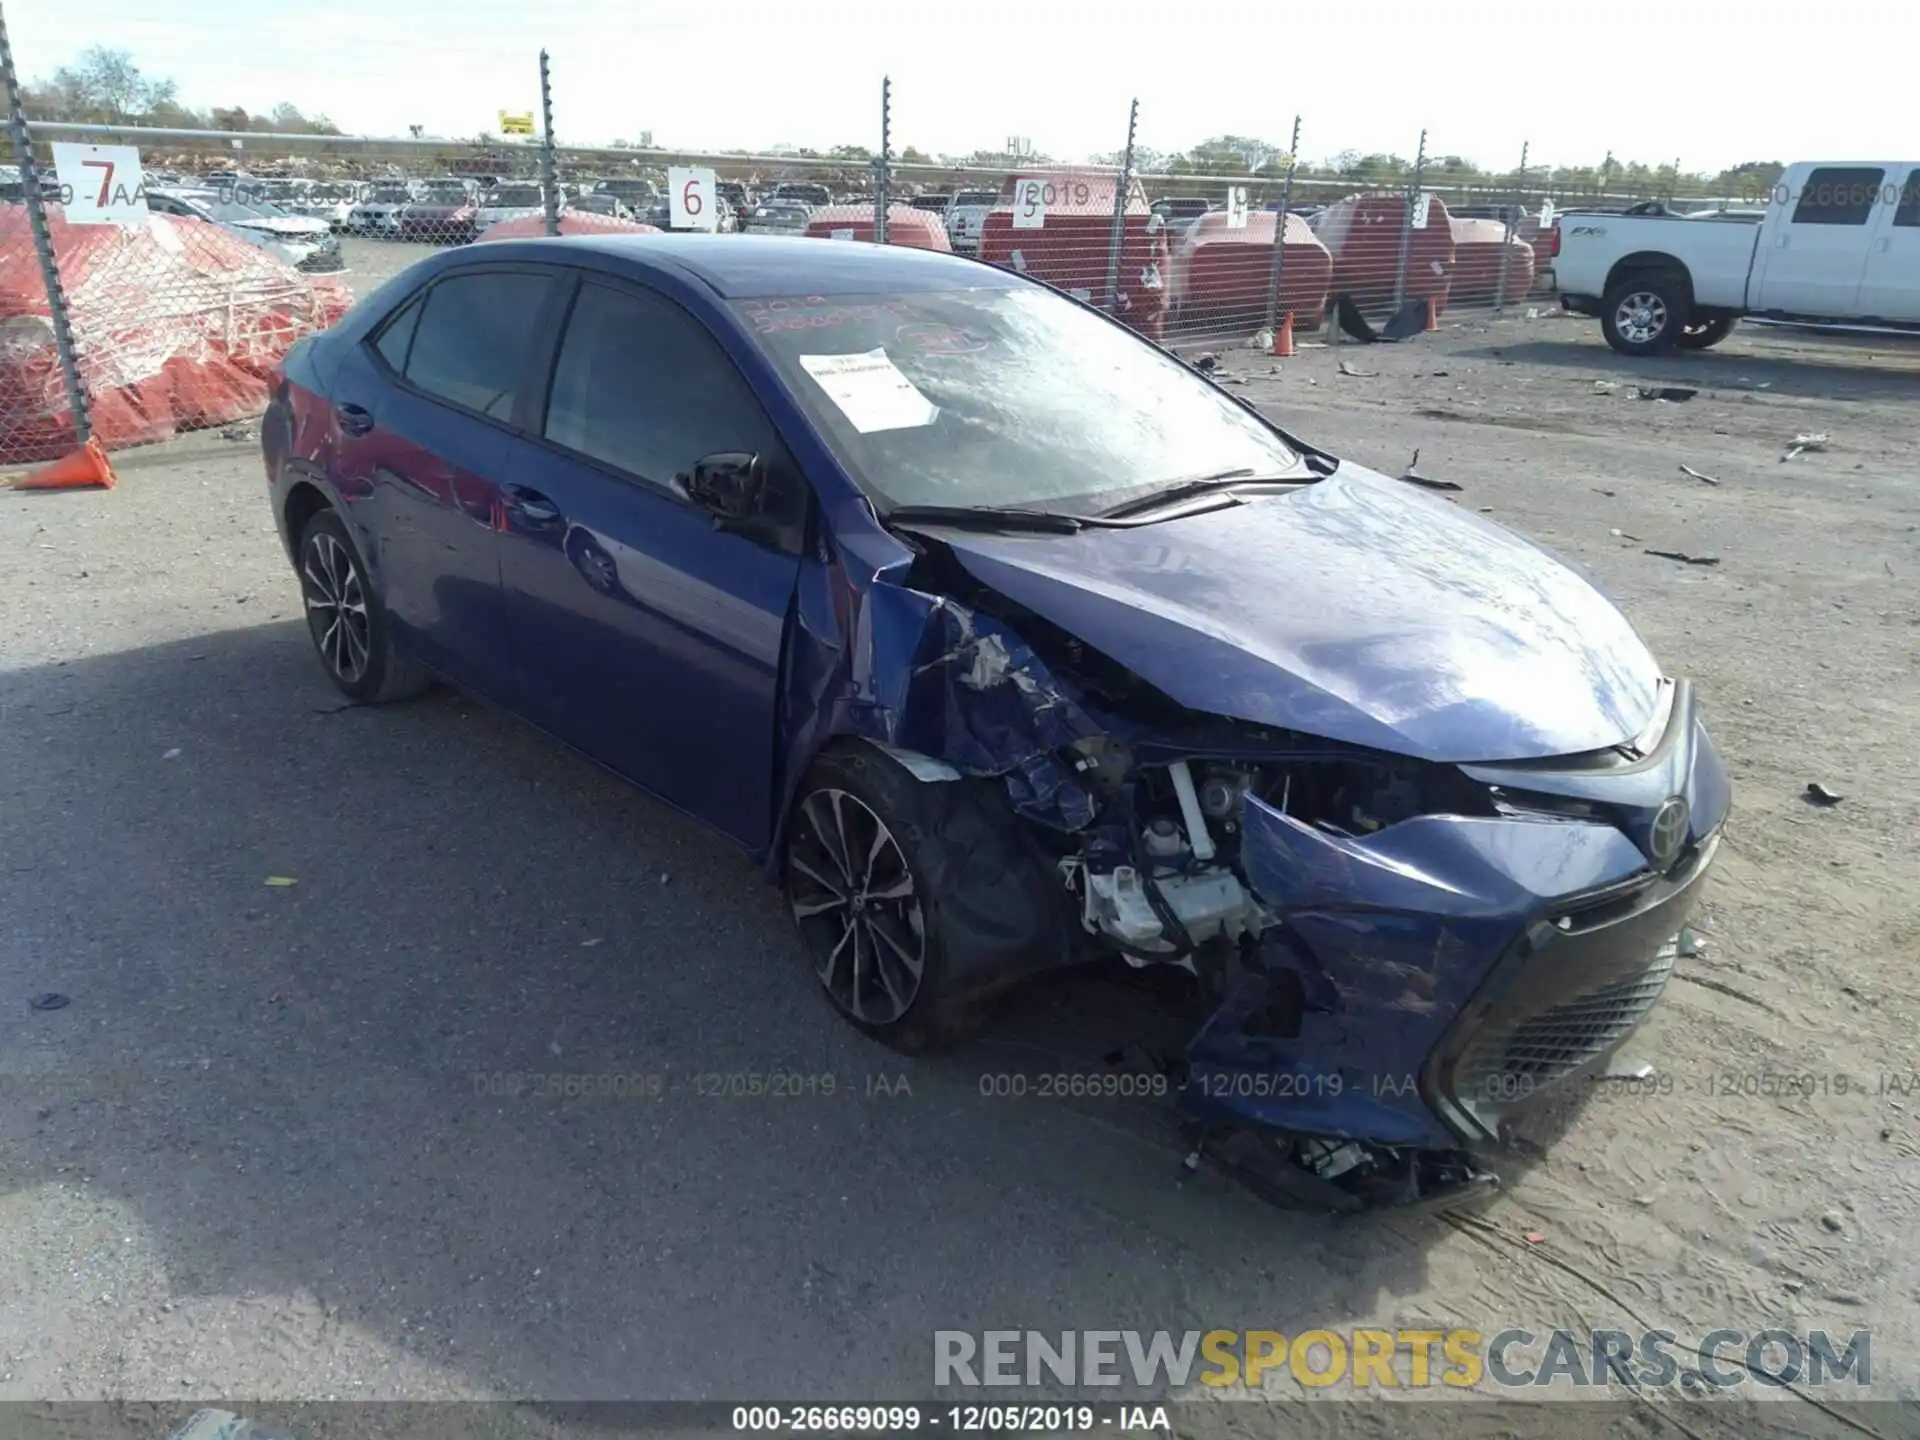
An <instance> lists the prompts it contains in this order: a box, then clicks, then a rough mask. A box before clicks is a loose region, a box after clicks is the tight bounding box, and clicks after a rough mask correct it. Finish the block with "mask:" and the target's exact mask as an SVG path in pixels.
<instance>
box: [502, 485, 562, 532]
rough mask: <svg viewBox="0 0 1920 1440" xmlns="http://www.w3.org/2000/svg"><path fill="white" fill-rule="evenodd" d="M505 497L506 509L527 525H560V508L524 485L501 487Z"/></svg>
mask: <svg viewBox="0 0 1920 1440" xmlns="http://www.w3.org/2000/svg"><path fill="white" fill-rule="evenodd" d="M501 488H502V489H503V490H504V491H505V493H506V497H507V509H509V510H511V511H512V512H513V513H514V514H515V515H517V516H519V517H520V518H521V519H522V520H524V521H525V522H526V523H527V524H529V525H557V524H559V523H560V519H561V516H560V507H559V506H558V505H556V504H554V503H553V501H551V500H549V499H548V498H547V497H546V496H544V495H542V494H541V493H540V492H539V491H538V490H531V489H529V488H528V487H527V486H525V485H506V486H502V487H501Z"/></svg>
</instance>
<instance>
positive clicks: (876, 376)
mask: <svg viewBox="0 0 1920 1440" xmlns="http://www.w3.org/2000/svg"><path fill="white" fill-rule="evenodd" d="M800 364H801V365H802V366H803V367H805V369H806V372H807V374H809V375H811V376H812V377H813V378H814V380H815V382H816V383H817V384H818V385H819V386H820V388H821V389H822V390H824V391H826V392H827V398H828V399H830V400H832V401H833V403H834V404H836V405H838V406H839V407H840V413H841V414H843V415H845V416H846V417H847V419H848V420H849V421H850V422H851V423H852V425H853V428H854V429H856V430H858V431H859V432H860V433H861V434H862V435H871V434H872V433H873V432H874V431H876V430H910V429H913V428H914V427H916V426H920V425H931V424H932V423H933V422H934V420H935V419H936V418H937V417H938V416H939V414H940V408H939V407H938V406H937V405H935V404H934V403H933V402H932V401H931V400H929V399H927V397H926V396H924V395H922V394H921V393H920V392H919V391H918V390H917V389H915V388H914V384H913V382H912V381H911V380H909V379H908V378H907V377H906V376H905V375H904V374H902V373H901V371H900V367H899V366H897V365H895V364H894V363H893V361H891V360H889V359H888V358H887V352H886V351H885V350H869V351H867V352H866V353H865V354H864V355H802V356H801V357H800Z"/></svg>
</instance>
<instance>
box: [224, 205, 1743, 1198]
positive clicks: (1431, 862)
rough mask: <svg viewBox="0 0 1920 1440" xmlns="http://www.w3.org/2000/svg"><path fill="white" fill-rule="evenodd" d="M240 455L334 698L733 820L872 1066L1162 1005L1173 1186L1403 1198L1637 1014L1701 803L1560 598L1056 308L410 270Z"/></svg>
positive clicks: (793, 261) (963, 289) (1559, 1088)
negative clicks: (1052, 1019)
mask: <svg viewBox="0 0 1920 1440" xmlns="http://www.w3.org/2000/svg"><path fill="white" fill-rule="evenodd" d="M262 441H263V448H264V458H265V464H266V472H267V479H268V482H269V487H270V492H271V499H272V505H273V512H274V516H275V519H276V521H277V522H278V525H279V528H280V532H281V535H282V537H283V539H284V541H285V544H286V547H287V553H288V556H289V557H290V559H291V560H292V562H293V567H294V570H295V573H296V575H297V576H298V579H299V583H300V585H301V587H302V590H303V593H304V596H305V601H306V613H307V616H308V619H309V622H310V629H311V632H312V637H313V642H314V645H315V648H316V650H317V652H318V655H319V658H320V661H321V663H322V665H323V666H324V667H325V669H326V672H327V674H328V676H329V678H330V679H331V680H332V682H333V683H334V684H335V685H337V686H338V687H339V688H340V690H341V691H343V692H344V693H345V694H346V695H347V696H348V697H350V698H351V699H353V700H356V701H361V702H368V703H375V702H382V701H391V700H398V699H401V698H403V697H406V696H409V695H413V694H416V693H418V692H419V691H420V690H422V689H423V688H425V687H426V686H427V685H428V684H430V683H431V682H432V681H433V680H435V679H443V680H445V681H448V682H451V683H452V684H454V685H457V686H460V687H462V688H464V689H466V690H469V691H471V692H473V693H475V694H477V695H480V696H482V697H485V698H487V699H489V700H492V701H494V702H496V703H498V704H499V705H501V706H503V707H504V708H506V709H507V710H509V711H511V712H513V713H514V714H516V715H518V716H520V717H522V718H524V719H525V720H527V721H529V722H531V723H532V724H533V725H535V726H538V727H539V728H541V729H543V730H545V731H546V732H547V733H548V734H550V735H552V736H553V737H555V738H556V739H558V740H559V741H561V742H563V743H565V744H567V745H569V746H572V747H573V748H575V749H576V750H578V751H580V752H582V753H583V754H585V755H587V756H589V757H591V758H592V759H594V760H596V761H598V762H600V763H601V764H603V765H605V766H607V767H608V768H609V769H611V770H613V771H615V772H616V773H618V774H619V775H621V776H623V777H625V778H626V779H627V780H629V781H631V782H633V783H634V784H636V785H639V786H642V787H644V788H645V789H647V790H649V791H651V792H652V793H653V794H655V795H656V796H658V797H659V798H660V799H662V800H663V801H665V802H666V803H668V804H671V805H674V806H677V807H678V808H680V809H682V810H685V811H687V812H688V813H690V814H692V815H694V816H697V817H698V818H699V819H701V820H703V821H705V822H707V823H708V824H710V825H712V826H714V827H715V828H717V829H718V830H720V831H722V832H724V833H725V834H727V835H728V836H731V837H732V838H733V839H734V840H735V841H737V842H738V843H739V844H740V845H741V846H742V847H744V848H745V849H746V850H747V851H749V852H751V853H752V854H753V855H754V856H755V857H757V858H758V859H760V860H761V861H762V862H763V864H764V866H765V869H766V873H767V875H768V877H769V879H770V880H773V881H775V882H776V883H778V884H779V885H781V886H782V887H783V889H784V893H785V895H786V897H787V900H788V902H789V904H790V906H791V909H792V913H793V916H794V919H795V922H796V924H797V928H798V932H799V940H800V945H801V947H802V949H803V951H804V953H805V955H806V957H807V960H808V963H809V964H810V966H811V968H812V970H813V972H814V973H815V974H816V975H817V977H818V980H819V984H820V989H821V991H822V993H823V994H824V995H825V996H826V997H827V998H828V999H829V1000H830V1001H831V1003H832V1005H833V1006H834V1007H835V1008H837V1009H838V1011H839V1012H840V1013H841V1014H842V1015H843V1016H844V1017H845V1018H846V1019H847V1020H848V1021H850V1022H851V1023H852V1024H854V1025H856V1026H858V1027H859V1028H861V1029H862V1030H864V1031H866V1032H867V1033H869V1034H870V1035H872V1036H874V1037H876V1038H877V1039H879V1040H881V1041H884V1042H886V1043H888V1044H891V1045H894V1046H896V1047H898V1048H900V1049H903V1050H910V1051H911V1050H926V1049H930V1048H933V1047H936V1046H941V1045H946V1044H951V1043H953V1042H954V1041H956V1040H958V1039H960V1038H962V1037H964V1036H965V1035H967V1034H969V1033H970V1032H971V1031H973V1030H974V1029H975V1028H976V1027H977V1026H978V1025H979V1024H980V1023H981V1022H982V1020H983V1019H984V1018H985V1017H986V1015H987V1014H988V1010H989V1002H991V1001H992V1000H994V998H995V997H998V996H1000V995H1002V994H1003V993H1005V992H1007V991H1009V990H1011V989H1013V988H1015V987H1017V986H1018V985H1020V984H1021V982H1023V981H1025V980H1027V979H1029V978H1030V977H1032V976H1034V975H1036V974H1039V973H1041V972H1043V971H1047V970H1052V969H1056V968H1059V967H1062V966H1067V965H1073V964H1079V963H1085V962H1090V961H1101V960H1103V959H1104V960H1106V961H1108V962H1117V963H1123V964H1128V965H1133V966H1136V967H1174V968H1177V969H1178V970H1180V971H1182V972H1184V974H1183V976H1182V977H1181V979H1180V983H1179V985H1177V986H1176V987H1175V989H1174V990H1173V991H1171V992H1168V998H1167V999H1166V1000H1165V1003H1166V1004H1167V1005H1168V1006H1170V1007H1176V1008H1179V1009H1180V1013H1182V1014H1188V1015H1189V1016H1190V1023H1189V1028H1188V1029H1187V1030H1186V1034H1187V1035H1188V1036H1189V1037H1190V1040H1189V1043H1188V1045H1187V1048H1186V1052H1185V1054H1184V1056H1182V1057H1180V1058H1179V1059H1178V1061H1177V1062H1174V1065H1173V1073H1172V1074H1171V1075H1170V1076H1169V1077H1168V1083H1169V1086H1170V1090H1171V1093H1172V1094H1173V1095H1174V1096H1175V1097H1176V1098H1177V1102H1178V1105H1179V1107H1180V1110H1181V1113H1182V1115H1183V1117H1184V1119H1185V1121H1186V1122H1187V1124H1188V1125H1189V1126H1190V1128H1191V1133H1192V1135H1193V1143H1194V1147H1195V1150H1196V1152H1197V1153H1205V1154H1212V1155H1215V1156H1217V1157H1219V1158H1220V1159H1221V1160H1222V1162H1223V1163H1226V1164H1230V1165H1232V1166H1233V1167H1235V1168H1236V1169H1237V1170H1239V1171H1240V1172H1241V1173H1243V1174H1246V1175H1247V1176H1248V1177H1249V1178H1252V1179H1254V1180H1256V1181H1257V1182H1258V1183H1260V1184H1261V1185H1263V1186H1264V1187H1266V1188H1269V1189H1277V1190H1279V1191H1281V1192H1283V1193H1285V1194H1287V1195H1289V1196H1292V1197H1295V1198H1305V1199H1307V1200H1309V1201H1312V1202H1314V1203H1318V1204H1324V1205H1326V1206H1327V1207H1329V1208H1332V1209H1336V1210H1337V1209H1355V1208H1361V1207H1365V1206H1369V1205H1374V1204H1399V1203H1407V1202H1419V1203H1425V1204H1440V1205H1444V1204H1453V1203H1458V1202H1459V1201H1460V1200H1461V1199H1462V1198H1465V1197H1471V1196H1475V1195H1478V1194H1482V1193H1485V1191H1486V1190H1487V1189H1488V1188H1489V1186H1490V1185H1491V1184H1492V1183H1493V1180H1492V1176H1493V1175H1494V1174H1495V1173H1496V1172H1495V1171H1494V1170H1493V1169H1491V1168H1490V1167H1489V1165H1488V1164H1486V1163H1484V1161H1485V1157H1487V1156H1490V1155H1497V1154H1498V1153H1499V1152H1500V1150H1501V1149H1502V1147H1503V1145H1505V1144H1507V1143H1508V1142H1509V1141H1510V1140H1511V1139H1512V1137H1513V1134H1514V1127H1515V1125H1516V1124H1517V1123H1518V1122H1519V1120H1520V1119H1521V1118H1522V1117H1524V1116H1525V1115H1527V1114H1528V1113H1529V1112H1530V1111H1532V1110H1533V1109H1534V1107H1536V1106H1537V1105H1539V1104H1540V1103H1541V1102H1543V1101H1545V1100H1547V1099H1549V1098H1550V1097H1552V1096H1555V1095H1561V1096H1565V1095H1570V1094H1578V1093H1579V1086H1580V1084H1581V1082H1583V1081H1584V1080H1585V1079H1587V1078H1589V1077H1591V1076H1593V1075H1594V1074H1595V1073H1596V1072H1597V1071H1598V1070H1599V1069H1600V1068H1601V1067H1603V1066H1604V1064H1605V1062H1606V1060H1607V1058H1608V1056H1610V1055H1611V1054H1612V1053H1613V1052H1614V1051H1615V1050H1616V1049H1617V1048H1618V1047H1619V1046H1620V1044H1621V1043H1622V1042H1623V1041H1624V1040H1625V1038H1626V1037H1627V1035H1628V1034H1629V1033H1631V1032H1632V1030H1633V1029H1634V1028H1635V1026H1637V1025H1638V1024H1639V1023H1640V1021H1641V1020H1642V1019H1643V1018H1644V1016H1645V1015H1646V1013H1647V1011H1648V1009H1649V1008H1650V1007H1651V1006H1652V1005H1653V1003H1654V1002H1655V1000H1656V999H1657V997H1658V996H1659V994H1660V992H1661V989H1662V987H1663V985H1664V983H1665V981H1666V979H1667V977H1668V975H1669V974H1670V972H1671V971H1672V970H1673V968H1674V966H1675V965H1676V964H1677V963H1680V950H1681V940H1680V937H1681V934H1682V931H1683V929H1684V927H1685V924H1686V921H1687V918H1688V915H1689V913H1690V911H1691V910H1692V908H1693V906H1694V904H1695V902H1696V899H1697V897H1698V895H1699V893H1700V890H1701V883H1702V880H1703V878H1704V877H1705V875H1706V873H1707V871H1708V869H1709V868H1710V866H1711V863H1712V860H1713V856H1714V852H1715V848H1716V845H1717V843H1718V838H1719V834H1720V829H1721V825H1722V821H1723V820H1724V818H1725V816H1726V814H1727V810H1728V806H1729V803H1730V796H1729V787H1728V782H1727V778H1726V775H1725V773H1724V771H1723V770H1722V767H1721V765H1720V762H1719V760H1718V758H1717V756H1716V755H1715V752H1714V749H1713V746H1712V743H1711V742H1710V740H1709V739H1708V737H1707V733H1706V731H1705V730H1704V728H1703V727H1702V725H1701V723H1700V720H1699V717H1698V714H1697V706H1696V702H1695V698H1694V694H1693V690H1692V687H1691V686H1690V685H1689V684H1688V683H1687V682H1686V681H1684V680H1675V679H1672V678H1669V677H1668V676H1666V675H1665V674H1664V673H1663V672H1662V670H1661V669H1660V667H1659V666H1658V665H1657V664H1656V662H1655V661H1654V659H1653V657H1652V656H1651V655H1650V654H1649V653H1648V651H1647V649H1646V647H1645V646H1644V645H1643V644H1642V642H1641V641H1640V639H1639V637H1638V636H1637V635H1636V633H1635V632H1634V630H1633V628H1632V627H1631V626H1630V625H1629V624H1628V622H1627V621H1626V620H1625V619H1624V618H1623V617H1622V616H1621V615H1620V613H1619V612H1618V611H1617V610H1616V609H1615V608H1614V607H1613V606H1612V605H1611V604H1610V603H1609V602H1608V601H1607V600H1606V599H1604V598H1603V597H1602V596H1601V595H1600V594H1599V593H1597V592H1596V591H1595V590H1594V589H1593V588H1592V587H1591V586H1590V585H1589V584H1588V582H1587V581H1586V580H1584V579H1583V578H1581V577H1580V576H1579V575H1578V574H1576V573H1575V572H1573V571H1572V570H1570V569H1569V568H1567V567H1565V566H1564V565H1562V564H1560V563H1559V562H1558V561H1556V560H1554V559H1552V558H1551V557H1549V556H1548V555H1546V554H1544V553H1542V552H1541V551H1539V550H1538V549H1536V548H1534V547H1533V546H1532V545H1530V544H1529V543H1527V542H1526V541H1524V540H1521V539H1519V538H1518V537H1516V536H1514V535H1512V534H1510V533H1508V532H1507V531H1504V530H1502V529H1500V528H1499V527H1497V526H1495V525H1493V524H1492V523H1490V522H1488V521H1485V520H1482V519H1480V518H1479V517H1477V516H1475V515H1472V514H1470V513H1467V512H1465V511H1463V510H1462V509H1460V508H1459V507H1457V506H1455V505H1452V504H1450V503H1448V502H1447V501H1445V500H1443V499H1441V498H1439V497H1436V496H1434V495H1430V494H1427V493H1424V492H1423V491H1421V490H1418V489H1416V488H1413V487H1410V486H1407V485H1404V484H1401V483H1400V482H1397V481H1394V480H1389V479H1386V478H1384V477H1382V476H1380V475H1378V474H1375V473H1372V472H1369V471H1367V470H1365V469H1363V468H1361V467H1359V466H1356V465H1354V464H1352V463H1350V462H1346V461H1342V460H1340V459H1338V458H1336V457H1335V456H1332V455H1330V454H1327V453H1325V452H1324V451H1321V450H1319V449H1317V448H1316V447H1314V446H1313V445H1311V444H1310V443H1308V442H1306V441H1305V440H1302V439H1300V438H1298V437H1296V436H1293V435H1291V434H1289V433H1287V432H1286V431H1285V430H1283V429H1281V428H1279V427H1278V426H1276V425H1275V424H1274V423H1273V422H1271V421H1270V420H1269V419H1267V418H1265V417H1264V416H1263V415H1261V414H1260V413H1259V412H1258V411H1257V410H1255V409H1254V408H1253V407H1251V406H1249V405H1247V404H1246V403H1244V402H1243V401H1242V400H1240V399H1239V398H1238V397H1236V396H1234V395H1233V394H1231V393H1229V392H1228V391H1226V390H1224V389H1222V388H1221V387H1219V386H1217V385H1215V384H1214V383H1213V382H1212V381H1210V380H1209V379H1207V378H1206V377H1205V376H1202V375H1200V374H1198V373H1196V372H1195V371H1193V370H1192V369H1191V368H1189V367H1188V366H1186V365H1185V364H1183V363H1182V362H1181V361H1180V360H1178V359H1177V358H1176V357H1174V356H1172V355H1170V354H1168V353H1167V352H1165V351H1164V350H1162V349H1160V348H1158V347H1157V346H1155V345H1152V344H1150V343H1148V342H1147V341H1145V340H1142V339H1141V338H1139V337H1138V336H1136V335H1134V334H1133V333H1132V332H1130V331H1128V330H1126V329H1125V328H1123V327H1121V326H1120V325H1118V324H1116V323H1115V322H1113V321H1111V320H1110V319H1108V318H1107V317H1105V316H1104V315H1102V314H1100V313H1099V312H1098V311H1096V310H1094V309H1092V308H1090V307H1088V306H1086V305H1083V304H1081V303H1079V302H1077V301H1075V300H1074V299H1072V298H1070V297H1068V296H1066V295H1064V294H1061V293H1059V292H1057V291H1054V290H1052V289H1050V288H1048V287H1047V286H1044V285H1042V284H1039V283H1036V282H1034V281H1031V280H1028V279H1026V278H1024V277H1022V276H1019V275H1016V274H1012V273H1009V272H1006V271H1002V270H999V269H996V268H994V267H991V266H987V265H984V264H980V263H978V262H975V261H972V260H967V259H962V258H959V257H956V256H952V255H943V254H935V253H931V252H925V251H917V250H907V249H896V248H887V247H877V246H871V245H846V244H831V243H821V242H819V241H815V240H807V239H800V238H781V237H772V236H767V237H759V236H744V237H725V238H717V237H713V236H701V235H685V236H670V235H647V236H632V237H629V236H617V237H614V236H609V237H577V238H570V239H564V240H529V241H516V242H502V243H499V244H495V245H488V246H483V247H477V248H469V249H464V250H453V251H448V252H445V253H443V254H439V255H435V256H433V257H431V258H428V259H425V260H422V261H421V262H419V263H418V264H416V265H415V266H413V267H412V268H410V269H409V270H407V271H406V272H405V273H403V274H402V275H400V276H398V277H396V278H395V279H393V280H392V281H390V282H389V283H388V284H386V285H385V286H384V287H383V288H382V289H380V290H379V291H378V292H377V293H376V294H374V295H372V296H370V297H369V298H367V299H366V300H364V301H363V302H361V304H360V305H359V306H358V307H356V309H355V310H354V311H353V312H352V314H350V315H349V316H348V317H347V319H346V320H345V321H343V322H342V323H341V324H340V325H339V326H338V327H336V328H335V329H334V330H332V331H329V332H327V333H325V334H322V335H317V336H314V337H311V338H309V339H307V340H305V341H303V342H301V343H300V344H299V345H298V346H296V347H295V348H294V350H293V351H292V352H291V353H290V354H289V355H288V357H287V359H286V362H285V364H284V366H283V369H282V372H281V373H280V374H279V375H277V376H276V377H275V383H274V393H273V398H272V402H271V405H270V408H269V411H268V416H267V421H266V423H265V425H264V426H263V431H262Z"/></svg>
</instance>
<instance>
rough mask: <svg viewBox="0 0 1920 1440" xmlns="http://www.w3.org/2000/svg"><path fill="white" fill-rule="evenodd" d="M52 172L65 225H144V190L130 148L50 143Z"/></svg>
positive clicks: (135, 153)
mask: <svg viewBox="0 0 1920 1440" xmlns="http://www.w3.org/2000/svg"><path fill="white" fill-rule="evenodd" d="M53 171H54V174H55V175H56V176H58V177H59V180H60V200H61V203H62V204H63V205H64V206H65V207H66V212H67V223H68V224H69V225H125V226H140V225H144V224H146V223H147V187H146V182H145V181H144V179H143V178H142V177H141V173H140V151H139V150H138V149H137V148H136V147H135V146H132V145H77V144H73V143H71V142H69V141H64V140H56V141H54V142H53Z"/></svg>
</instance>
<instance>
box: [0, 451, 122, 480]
mask: <svg viewBox="0 0 1920 1440" xmlns="http://www.w3.org/2000/svg"><path fill="white" fill-rule="evenodd" d="M114 484H115V481H114V477H113V466H111V465H109V464H108V463H107V452H106V451H105V450H104V449H102V448H101V445H100V442H99V441H98V440H89V441H87V443H86V444H84V445H82V446H81V447H80V448H79V449H78V450H75V451H74V452H73V453H72V454H71V455H63V456H61V457H60V458H59V459H58V460H56V461H54V462H53V463H52V464H51V465H45V466H42V467H41V468H40V469H38V470H36V471H34V472H33V473H32V474H31V475H23V476H21V477H20V478H19V479H18V480H16V481H14V482H13V488H14V489H16V490H84V489H86V488H87V487H88V486H91V485H98V486H99V487H100V488H101V489H103V490H111V489H112V488H113V487H114Z"/></svg>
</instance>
